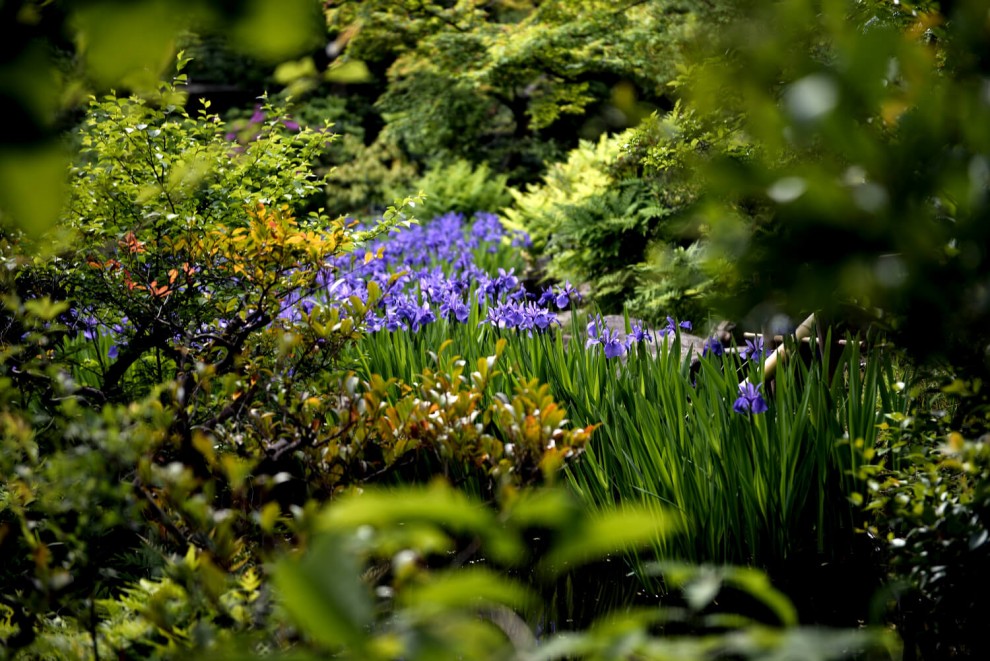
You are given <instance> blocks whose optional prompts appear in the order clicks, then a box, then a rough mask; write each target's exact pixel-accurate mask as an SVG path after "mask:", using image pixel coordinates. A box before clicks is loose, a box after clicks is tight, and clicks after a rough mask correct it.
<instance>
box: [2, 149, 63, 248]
mask: <svg viewBox="0 0 990 661" xmlns="http://www.w3.org/2000/svg"><path fill="white" fill-rule="evenodd" d="M67 165H68V159H67V158H66V154H65V153H64V152H63V151H62V149H61V148H59V147H58V146H57V145H47V146H38V145H35V146H33V147H31V148H29V149H16V148H5V149H3V150H0V223H2V224H4V225H13V226H14V227H17V228H19V229H21V230H23V231H24V232H26V233H27V234H28V235H29V236H34V237H37V236H40V235H41V234H43V233H44V232H45V231H46V230H48V228H50V227H51V226H52V224H54V223H55V220H56V219H57V218H58V215H59V212H61V210H62V203H63V201H64V199H65V193H66V192H67V187H66V185H65V183H66V181H65V179H66V167H67Z"/></svg>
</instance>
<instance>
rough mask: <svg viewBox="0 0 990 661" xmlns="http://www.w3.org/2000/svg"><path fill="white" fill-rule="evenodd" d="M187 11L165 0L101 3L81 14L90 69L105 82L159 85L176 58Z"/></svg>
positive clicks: (82, 42) (78, 19) (142, 86)
mask: <svg viewBox="0 0 990 661" xmlns="http://www.w3.org/2000/svg"><path fill="white" fill-rule="evenodd" d="M180 17H181V13H180V12H178V11H176V8H175V7H173V6H172V5H171V3H168V2H164V0H144V1H142V2H131V3H120V2H98V3H94V4H88V5H86V6H84V7H82V8H80V9H79V10H78V11H77V12H76V14H75V18H76V24H77V27H78V29H79V32H78V34H77V38H78V40H79V44H80V46H81V49H82V51H83V52H84V53H85V57H86V64H87V66H88V70H89V73H90V74H91V75H92V76H93V78H95V79H96V80H97V81H98V82H99V83H100V84H101V85H104V86H107V87H110V86H113V85H117V84H119V83H122V82H123V83H125V84H127V85H128V86H130V87H135V88H139V89H153V88H154V86H155V85H156V84H157V83H158V78H159V74H160V73H161V72H162V71H163V70H164V69H165V67H167V66H168V65H169V64H171V63H172V61H173V60H172V54H173V48H174V39H175V35H176V33H177V32H178V31H179V29H180V28H181V26H182V23H181V20H180Z"/></svg>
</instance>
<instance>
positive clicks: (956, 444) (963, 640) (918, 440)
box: [867, 402, 990, 658]
mask: <svg viewBox="0 0 990 661" xmlns="http://www.w3.org/2000/svg"><path fill="white" fill-rule="evenodd" d="M914 404H915V405H916V406H917V403H916V402H914ZM883 435H884V437H885V443H884V444H883V448H882V451H883V453H884V462H883V464H882V466H883V469H882V470H878V471H877V472H876V473H874V474H873V475H872V476H871V480H870V482H869V486H870V491H869V493H868V497H869V500H868V506H867V509H868V510H870V511H872V515H871V516H870V517H869V518H868V519H867V523H868V525H867V528H868V530H869V532H870V534H871V535H872V536H873V537H874V538H875V539H877V540H878V541H879V542H880V543H881V544H882V545H883V552H884V556H885V557H886V558H887V559H888V561H889V567H888V569H889V573H890V576H889V578H890V580H891V581H893V585H892V594H893V596H894V597H895V598H896V605H895V610H894V613H893V616H894V618H896V620H897V621H898V622H899V624H900V626H901V627H902V631H903V632H904V634H903V635H904V639H905V644H906V645H907V646H908V649H909V650H910V651H911V653H912V654H917V653H920V655H921V657H922V658H979V657H982V656H985V655H986V653H987V652H988V650H990V647H988V643H987V641H986V636H985V635H984V634H983V632H982V630H981V627H980V622H981V619H980V616H979V613H982V612H983V611H985V610H986V604H987V588H988V586H990V573H988V570H987V567H988V561H990V446H988V445H987V443H986V441H985V439H982V438H981V439H976V440H970V439H966V438H965V437H964V436H963V435H962V434H961V433H960V432H958V431H955V430H953V428H952V423H951V422H950V419H949V417H948V416H947V415H946V413H945V411H932V410H925V408H920V407H919V408H918V409H917V410H914V409H905V412H901V413H895V414H892V415H890V416H888V419H887V423H886V424H885V425H884V430H883Z"/></svg>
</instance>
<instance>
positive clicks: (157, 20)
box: [0, 0, 324, 235]
mask: <svg viewBox="0 0 990 661" xmlns="http://www.w3.org/2000/svg"><path fill="white" fill-rule="evenodd" d="M218 26H223V27H224V29H225V31H226V32H227V34H228V35H229V38H230V41H231V44H232V45H233V46H234V47H236V48H239V49H241V50H243V51H245V52H248V53H250V54H251V55H252V56H253V57H255V58H258V59H259V60H262V61H265V62H269V63H277V62H280V61H283V60H287V59H290V58H292V57H298V56H299V55H300V54H302V53H305V52H308V51H310V50H312V49H313V48H314V47H316V46H318V45H319V43H320V38H321V36H322V34H323V33H324V21H323V17H322V15H321V14H320V11H319V5H318V4H317V3H314V2H312V1H311V0H280V1H279V2H266V1H265V0H233V1H220V0H178V1H173V2H166V1H165V0H134V1H127V2H122V1H115V0H56V1H54V2H46V1H40V0H20V1H14V2H4V3H2V4H0V99H2V100H3V101H4V106H5V115H6V117H8V118H9V119H8V121H6V122H5V123H4V127H3V128H2V129H0V223H2V224H3V225H12V226H15V227H18V228H20V229H22V230H24V231H25V232H27V233H28V234H31V235H37V234H40V233H42V232H44V231H45V230H46V229H47V228H49V227H50V226H51V225H52V223H53V222H54V221H55V219H56V217H57V215H58V213H59V211H60V209H61V203H62V199H63V194H64V190H65V183H64V179H65V176H66V172H67V165H68V154H67V153H66V152H65V150H64V148H63V147H62V144H61V142H60V139H59V133H60V130H61V129H62V128H64V126H65V125H66V124H67V122H69V121H70V117H71V115H72V112H73V110H74V108H76V107H77V106H78V105H79V104H80V103H81V102H82V101H83V100H84V98H85V96H86V95H87V94H89V93H97V94H98V93H100V92H102V91H105V90H109V89H117V90H133V91H135V92H141V91H143V90H149V89H152V88H154V87H155V85H156V84H157V82H158V80H160V78H161V76H162V75H163V73H164V72H166V71H167V70H168V69H169V68H170V67H172V66H173V62H174V56H175V47H176V38H177V37H178V36H179V34H180V33H182V32H183V31H185V30H189V29H203V28H211V27H212V28H216V27H218Z"/></svg>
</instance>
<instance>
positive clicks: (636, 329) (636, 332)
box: [629, 321, 653, 342]
mask: <svg viewBox="0 0 990 661" xmlns="http://www.w3.org/2000/svg"><path fill="white" fill-rule="evenodd" d="M629 337H630V338H632V341H633V342H652V341H653V337H652V336H651V335H650V332H649V331H648V330H646V329H645V328H643V325H642V324H641V323H639V322H638V321H636V322H633V325H632V333H630V334H629Z"/></svg>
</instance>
